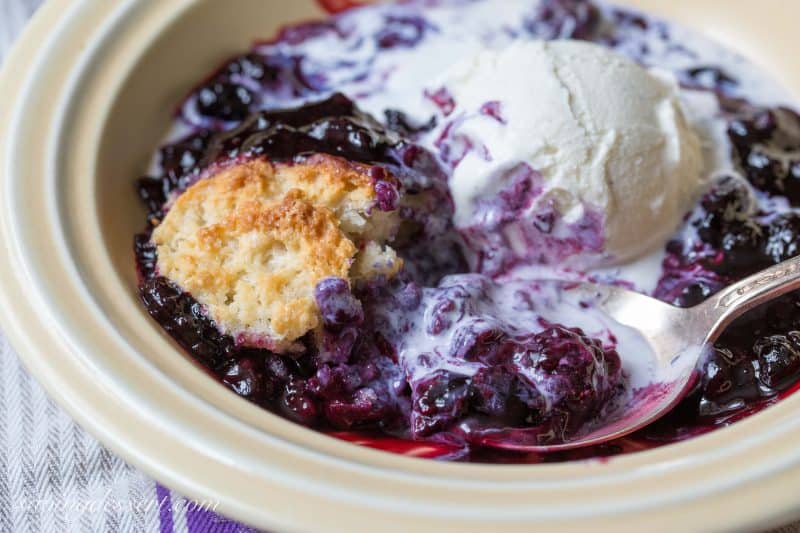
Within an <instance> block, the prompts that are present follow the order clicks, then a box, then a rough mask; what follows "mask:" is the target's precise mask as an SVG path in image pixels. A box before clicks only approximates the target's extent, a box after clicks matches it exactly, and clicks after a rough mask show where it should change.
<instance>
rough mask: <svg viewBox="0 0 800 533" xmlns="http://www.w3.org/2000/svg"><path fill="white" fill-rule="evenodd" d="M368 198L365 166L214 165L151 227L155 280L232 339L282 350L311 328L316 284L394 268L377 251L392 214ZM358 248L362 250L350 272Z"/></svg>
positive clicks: (319, 158) (395, 263)
mask: <svg viewBox="0 0 800 533" xmlns="http://www.w3.org/2000/svg"><path fill="white" fill-rule="evenodd" d="M374 198H375V193H374V190H373V186H372V178H371V176H370V167H369V166H367V165H361V164H357V163H351V162H348V161H345V160H343V159H341V158H337V157H333V156H327V155H315V156H312V157H310V158H308V159H306V160H305V161H303V162H300V163H294V164H277V165H276V164H273V163H270V162H269V161H266V160H254V161H248V162H245V163H240V164H234V165H231V166H228V167H225V168H222V169H220V170H219V171H217V172H216V173H215V174H213V175H211V176H209V177H207V178H204V179H201V180H200V181H198V182H196V183H195V184H194V185H192V186H191V187H189V188H188V189H187V190H186V191H185V192H184V193H183V194H181V195H180V196H178V197H177V198H176V199H175V201H174V202H173V204H172V206H171V207H170V209H169V212H168V213H167V215H166V216H165V217H164V220H163V221H162V222H161V224H160V225H159V226H158V227H156V228H155V230H154V231H153V237H152V238H153V242H154V243H155V244H156V246H157V249H158V270H159V274H160V275H163V276H166V277H167V278H169V279H171V280H172V281H174V282H176V283H177V284H178V285H180V286H181V287H182V288H183V289H184V290H186V291H188V292H190V293H191V294H192V295H193V296H194V297H195V299H197V300H198V301H199V302H200V303H201V304H203V305H204V306H205V308H206V310H207V312H208V314H209V315H210V317H211V318H212V319H214V321H215V322H217V324H218V325H219V326H220V327H221V329H222V330H223V331H225V332H227V333H230V334H232V335H234V337H236V338H237V340H238V341H239V342H242V343H244V344H247V345H258V346H263V347H267V348H270V349H273V350H276V351H285V350H291V349H292V348H293V347H294V346H295V345H294V341H296V340H297V339H299V338H300V337H302V336H303V335H304V334H305V333H307V332H308V331H310V330H313V329H315V328H317V327H318V326H319V324H320V317H319V311H318V309H317V306H316V302H315V300H314V288H315V287H316V285H317V283H318V282H319V281H320V280H322V279H323V278H325V277H331V276H335V277H340V278H343V279H350V276H351V275H353V276H357V277H359V278H364V277H369V276H370V274H371V273H373V274H374V275H393V274H394V273H396V272H397V270H399V268H400V265H401V264H402V262H401V260H400V259H398V258H397V257H396V254H395V253H394V251H393V250H391V249H390V248H388V247H385V246H383V243H384V242H385V239H386V238H388V237H389V236H390V235H391V234H392V233H394V232H395V231H396V227H397V225H398V223H399V221H398V219H397V215H396V213H385V212H379V211H377V210H374V211H375V213H372V211H373V210H372V205H373V203H374ZM381 217H382V218H381ZM376 220H377V223H375V221H376ZM375 237H377V238H379V239H380V241H381V242H380V243H376V242H375V241H373V240H371V239H372V238H375ZM359 249H360V250H362V251H364V252H368V253H366V255H365V257H364V258H363V259H362V260H360V261H358V262H356V266H355V267H353V263H354V262H355V261H356V260H355V258H356V254H357V253H358V251H359ZM381 250H385V251H386V255H385V257H382V256H380V255H379V254H378V251H381ZM367 256H369V257H367ZM373 264H374V265H375V268H374V271H373V270H371V268H372V266H371V265H373ZM351 267H353V269H354V270H353V271H352V272H351Z"/></svg>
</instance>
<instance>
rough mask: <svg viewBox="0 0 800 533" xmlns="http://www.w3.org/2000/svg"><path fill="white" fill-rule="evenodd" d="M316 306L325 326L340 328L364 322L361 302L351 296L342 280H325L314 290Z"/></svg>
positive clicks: (347, 285) (347, 286) (348, 288)
mask: <svg viewBox="0 0 800 533" xmlns="http://www.w3.org/2000/svg"><path fill="white" fill-rule="evenodd" d="M314 297H315V299H316V301H317V306H318V307H319V311H320V313H321V314H322V320H323V322H324V323H325V325H326V326H328V327H332V328H341V327H343V326H348V325H356V324H360V323H362V322H363V321H364V310H363V309H362V307H361V302H359V301H358V299H356V297H355V296H353V293H352V292H351V291H350V284H349V283H347V281H345V280H343V279H342V278H325V279H323V280H322V281H320V282H319V283H318V284H317V287H316V289H315V290H314Z"/></svg>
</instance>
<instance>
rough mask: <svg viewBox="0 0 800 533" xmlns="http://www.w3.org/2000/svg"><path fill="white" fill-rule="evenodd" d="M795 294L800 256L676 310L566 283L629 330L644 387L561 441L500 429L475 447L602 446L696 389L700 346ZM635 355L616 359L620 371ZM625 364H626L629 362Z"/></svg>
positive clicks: (637, 383)
mask: <svg viewBox="0 0 800 533" xmlns="http://www.w3.org/2000/svg"><path fill="white" fill-rule="evenodd" d="M797 289H800V257H795V258H793V259H790V260H788V261H785V262H783V263H780V264H778V265H775V266H773V267H771V268H768V269H766V270H763V271H761V272H759V273H757V274H754V275H752V276H750V277H748V278H746V279H744V280H742V281H739V282H738V283H736V284H733V285H731V286H729V287H727V288H725V289H724V290H722V291H720V292H719V293H717V294H715V295H714V296H712V297H711V298H708V299H707V300H706V301H705V302H703V303H701V304H699V305H696V306H694V307H691V308H679V307H675V306H672V305H669V304H666V303H664V302H661V301H659V300H656V299H655V298H651V297H649V296H645V295H643V294H639V293H637V292H634V291H631V290H629V289H626V288H624V287H618V286H610V285H596V284H592V283H575V284H570V285H569V286H568V288H567V292H569V293H572V295H573V296H574V297H577V298H579V299H580V300H581V301H589V302H592V303H591V305H592V307H593V308H595V309H596V310H598V311H599V312H601V313H604V314H606V315H608V316H609V317H610V318H611V319H613V320H614V321H616V322H618V323H619V324H621V325H623V326H627V327H628V328H631V329H632V330H635V331H636V333H638V334H639V335H640V336H641V337H642V339H643V340H644V341H645V342H646V343H647V344H648V345H649V347H650V349H651V351H652V353H651V354H650V356H651V357H654V358H655V363H656V364H655V368H654V371H651V372H649V374H650V376H649V378H648V380H650V383H649V384H645V383H644V382H643V381H642V379H643V378H642V376H638V377H637V378H636V379H635V380H630V379H629V383H628V387H629V388H630V389H631V391H630V394H629V395H628V399H627V400H626V401H624V402H622V404H621V405H619V406H617V407H615V408H613V409H611V410H610V411H608V412H606V413H604V414H602V415H601V416H600V417H598V419H597V420H595V421H593V422H592V423H590V424H587V425H586V426H585V427H584V428H583V430H579V431H578V432H576V433H575V434H573V436H572V437H570V438H568V439H566V440H565V441H563V442H552V441H551V442H542V440H541V435H536V434H535V433H529V432H526V430H524V429H512V428H508V429H504V430H498V431H496V432H490V433H488V434H486V435H484V436H483V438H482V439H481V441H480V444H481V445H483V446H489V447H493V448H503V449H508V450H516V451H524V452H554V451H565V450H570V449H575V448H581V447H586V446H592V445H597V444H602V443H604V442H608V441H611V440H614V439H618V438H620V437H623V436H625V435H628V434H630V433H632V432H634V431H636V430H638V429H641V428H643V427H644V426H647V425H648V424H651V423H652V422H654V421H656V420H657V419H659V418H660V417H662V416H663V415H665V414H666V413H667V412H669V411H670V410H671V409H672V408H673V407H675V405H676V404H678V402H680V401H681V400H682V399H683V397H684V396H685V395H686V394H687V393H688V391H689V390H690V389H691V387H692V386H693V385H694V383H695V380H696V379H697V377H698V375H699V372H698V366H699V363H700V360H701V358H702V356H703V354H705V353H706V352H705V350H704V349H703V348H704V347H706V346H708V345H710V344H711V343H713V342H714V341H715V340H716V339H717V338H718V337H719V335H720V334H721V333H722V331H723V330H724V329H725V328H726V327H727V326H729V325H730V324H731V322H733V321H734V320H735V319H736V318H738V317H739V316H741V315H742V314H744V313H746V312H747V311H749V310H751V309H753V308H754V307H756V306H758V305H761V304H763V303H766V302H768V301H770V300H772V299H774V298H777V297H779V296H781V295H783V294H786V293H788V292H791V291H793V290H797ZM637 355H639V356H641V354H636V353H628V354H626V353H625V352H624V351H623V352H622V353H620V357H621V359H622V362H623V366H626V364H627V363H630V362H631V360H633V359H636V358H637ZM627 358H631V359H627Z"/></svg>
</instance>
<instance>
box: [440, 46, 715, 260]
mask: <svg viewBox="0 0 800 533" xmlns="http://www.w3.org/2000/svg"><path fill="white" fill-rule="evenodd" d="M441 85H442V87H444V89H445V91H446V93H449V94H448V96H449V98H451V99H452V102H453V103H454V106H455V107H454V108H453V111H452V112H449V113H448V114H447V119H446V120H445V121H444V123H443V124H441V125H440V132H439V138H440V141H439V147H440V148H441V147H442V146H447V153H446V154H445V156H446V157H445V159H447V158H448V157H449V159H450V164H451V165H452V167H453V169H452V172H453V173H452V177H451V190H452V194H453V198H454V202H455V205H456V213H455V222H456V225H457V226H458V227H459V228H462V229H463V228H472V229H475V228H476V227H477V228H480V226H481V224H484V223H486V221H487V220H490V221H491V223H490V224H489V225H490V226H491V228H493V229H492V231H494V230H502V231H503V232H504V238H506V239H508V240H509V241H510V242H508V243H507V245H508V246H510V247H511V249H512V250H516V251H517V252H516V253H517V255H520V254H522V255H525V250H531V249H535V251H534V253H535V254H536V256H537V257H538V258H542V257H544V258H547V257H548V256H551V259H552V257H553V256H554V257H555V258H556V259H558V260H568V259H569V258H573V259H574V258H575V257H580V258H581V261H582V262H583V263H589V264H587V265H585V266H592V265H599V264H616V263H624V262H627V261H629V260H631V259H634V258H636V257H637V256H640V255H643V254H644V253H646V252H647V251H649V250H651V249H653V248H654V247H656V246H658V245H659V244H663V243H664V242H665V241H666V239H667V238H668V237H669V236H670V235H671V234H672V233H673V232H674V231H675V229H676V228H677V226H678V224H679V223H680V221H681V218H682V216H683V215H684V213H685V212H686V211H687V210H688V209H689V208H690V205H691V202H692V198H693V196H694V194H695V192H696V191H697V190H698V185H699V184H700V182H701V171H702V167H703V158H702V151H701V145H700V141H699V138H698V136H697V135H696V134H695V132H694V131H693V130H692V128H691V126H690V125H689V124H688V122H687V120H686V118H685V117H684V113H683V111H682V105H681V102H680V99H679V88H678V85H677V83H676V81H675V79H674V77H672V76H671V75H670V74H668V73H661V72H656V71H653V70H647V69H645V68H643V67H642V66H640V65H638V64H637V63H635V62H633V61H632V60H630V59H627V58H625V57H623V56H620V55H618V54H616V53H614V52H612V51H611V50H609V49H607V48H605V47H602V46H599V45H595V44H590V43H585V42H579V41H551V42H543V41H530V42H517V43H514V44H513V45H511V46H509V47H507V48H505V49H501V50H486V51H483V52H481V53H479V54H478V55H476V56H473V57H471V58H469V59H468V60H466V61H464V62H462V63H460V64H457V65H456V66H454V67H453V68H452V69H451V70H450V71H449V72H447V73H445V75H444V76H443V80H442V83H441ZM447 111H449V110H446V112H447ZM454 153H456V155H453V154H454ZM520 165H522V166H523V167H525V165H527V166H529V167H530V169H529V170H532V175H533V176H534V180H533V181H534V182H535V183H534V185H529V186H527V187H525V188H524V189H523V190H516V189H513V184H512V183H510V180H512V179H516V178H515V177H517V178H518V177H519V175H520V170H519V169H520ZM526 168H527V167H526ZM498 195H499V196H503V195H505V196H504V198H505V200H504V201H505V202H506V203H507V204H509V205H511V207H503V206H501V207H500V210H499V212H498V213H496V214H494V215H492V216H487V215H486V209H485V208H486V205H487V202H489V203H491V199H492V198H494V197H499V196H498ZM521 195H528V196H529V198H528V199H524V198H522V197H521ZM515 202H516V204H515ZM520 202H522V204H520ZM523 204H524V205H523ZM512 211H513V212H514V218H516V220H510V218H512V217H510V216H506V219H505V222H504V223H503V224H498V223H497V222H498V220H500V219H503V217H504V216H505V215H504V214H503V213H504V212H505V213H506V215H507V214H508V213H509V212H512ZM542 213H549V215H548V216H549V217H550V219H549V220H548V219H547V217H544V218H543V215H542ZM532 217H539V219H538V222H537V227H538V228H539V229H540V230H541V231H542V232H543V234H544V235H545V236H548V239H546V247H549V250H545V249H543V247H542V246H539V247H538V248H542V249H538V248H537V243H533V242H519V240H520V239H521V238H523V237H524V236H525V235H527V236H528V237H530V234H531V233H530V232H526V231H525V230H524V228H523V230H520V229H519V228H515V227H514V224H520V223H521V224H525V223H526V222H529V221H526V218H531V219H532ZM553 217H555V219H557V220H556V222H555V224H554V220H553ZM542 220H546V223H545V224H542V223H539V222H541V221H542ZM592 224H596V225H597V227H596V228H590V226H591V225H592ZM554 225H555V226H557V227H558V226H560V229H554ZM573 231H574V232H576V233H582V235H574V236H571V235H570V232H573ZM592 231H595V232H596V235H597V239H596V241H597V242H595V243H594V245H592V244H591V238H587V237H586V234H587V232H588V233H591V232H592ZM521 236H523V237H521ZM523 240H524V239H523ZM584 240H585V241H586V242H585V243H584ZM481 242H491V243H495V244H496V242H497V241H496V240H495V239H488V241H487V240H485V239H484V240H483V241H481ZM564 243H567V244H566V245H564ZM582 243H584V244H585V245H584V244H582ZM538 244H541V243H538ZM560 246H562V247H563V246H566V249H562V250H558V248H559V247H560ZM581 248H583V249H581ZM550 252H553V253H552V254H550ZM518 259H519V258H518ZM527 259H530V258H527Z"/></svg>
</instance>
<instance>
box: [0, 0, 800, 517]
mask: <svg viewBox="0 0 800 533" xmlns="http://www.w3.org/2000/svg"><path fill="white" fill-rule="evenodd" d="M495 1H497V3H498V7H499V8H502V0H495ZM632 3H633V2H632ZM635 4H636V5H638V6H639V7H644V8H647V9H652V10H653V11H655V12H659V13H662V14H664V15H667V16H671V17H673V18H675V19H677V20H679V21H682V22H685V23H690V24H692V25H695V26H697V27H699V28H701V29H704V30H706V31H707V32H710V33H712V34H713V35H714V36H715V37H717V38H718V39H722V40H725V41H726V42H727V43H728V44H730V45H731V46H733V47H737V48H739V49H740V50H742V51H744V52H745V53H747V54H749V55H750V56H751V57H753V58H754V59H755V60H756V61H760V62H761V63H763V64H764V66H765V67H766V68H767V69H768V70H771V71H772V73H773V74H775V75H776V76H777V77H779V78H781V79H782V80H783V81H784V82H785V83H786V84H787V85H788V86H789V87H790V88H791V89H793V90H795V91H796V92H797V94H800V67H798V66H797V64H796V62H795V59H794V57H795V47H794V46H793V40H794V39H795V35H796V30H795V24H796V21H797V20H800V4H798V3H796V2H784V1H782V0H761V1H760V2H753V1H752V0H669V1H667V0H648V1H646V0H639V1H637V2H635ZM319 14H320V12H319V11H318V8H316V7H315V4H314V3H313V2H312V0H158V1H154V0H139V1H135V0H134V1H121V0H120V1H114V0H50V2H49V3H48V4H47V5H46V6H45V7H44V9H43V10H42V11H41V12H40V13H39V14H38V15H37V16H36V18H35V19H34V21H33V23H32V25H31V26H30V28H29V29H28V31H27V32H26V34H25V35H24V37H23V38H22V40H21V42H20V43H19V44H18V46H17V47H16V49H15V51H14V52H13V53H12V55H11V57H10V58H9V59H8V61H7V63H6V65H5V68H4V71H3V74H2V78H0V150H2V152H0V154H2V155H0V163H1V166H0V172H1V173H2V174H1V175H0V178H1V179H0V187H2V192H0V201H1V202H2V206H0V230H1V232H2V233H0V238H1V240H2V250H3V252H2V253H3V257H2V260H1V261H0V276H1V278H0V279H2V284H0V308H2V316H1V317H0V318H1V319H2V324H3V328H4V330H5V332H6V333H7V334H8V336H9V337H10V338H11V340H12V343H13V345H14V347H15V348H16V350H17V351H18V353H19V354H20V355H21V356H22V358H23V359H24V361H25V363H26V365H27V366H28V368H29V369H30V371H31V372H32V373H33V374H34V375H35V376H36V377H37V378H38V379H39V380H40V381H41V382H42V384H43V385H44V386H45V387H46V388H47V389H48V391H49V392H50V394H52V396H53V397H54V398H56V399H57V400H58V401H59V402H60V403H61V405H63V406H64V408H66V409H67V410H68V411H69V412H70V413H71V414H72V415H73V416H74V417H75V418H76V419H78V421H79V422H80V423H81V424H83V425H84V426H85V427H86V428H87V429H89V430H90V431H91V432H93V433H94V434H95V435H96V436H97V437H98V438H99V439H101V440H102V441H103V442H104V443H105V444H107V445H108V446H109V447H111V448H112V449H114V450H115V451H116V452H118V453H119V454H121V455H122V456H123V457H125V458H126V459H128V460H129V461H130V462H131V463H133V464H135V465H136V466H139V467H141V468H143V469H144V470H145V471H147V472H148V473H150V474H151V475H153V476H154V477H156V478H157V479H159V480H160V481H162V482H164V483H166V484H167V485H169V486H171V487H173V488H175V489H176V490H178V491H181V492H183V493H185V494H187V495H189V496H192V497H198V498H205V499H209V498H210V499H216V500H219V502H220V507H219V509H220V510H221V511H223V512H224V513H226V514H228V515H230V516H232V517H234V518H237V519H240V520H243V521H246V522H248V523H251V524H254V525H257V526H261V527H265V528H273V529H278V530H282V529H286V530H305V531H312V530H320V529H323V530H329V531H334V530H339V531H356V530H361V531H371V530H378V529H380V530H383V531H407V530H410V529H412V528H413V529H414V530H418V531H425V530H439V531H442V530H458V531H495V530H500V529H501V528H502V529H503V530H505V531H517V530H520V531H522V530H526V531H528V530H532V529H537V528H539V529H553V528H555V527H558V528H560V530H562V531H585V530H587V529H588V528H592V530H597V531H601V530H609V531H611V530H615V531H619V530H631V531H639V530H643V529H645V528H646V529H648V530H670V531H691V530H697V531H701V530H702V531H709V530H717V529H720V530H721V529H748V528H766V527H767V526H770V525H774V524H777V523H779V522H785V521H788V520H789V519H791V518H794V517H796V516H797V515H798V514H800V447H798V445H797V443H798V442H800V395H795V397H792V398H789V399H787V400H785V401H783V402H781V403H779V404H778V405H776V406H774V407H772V408H770V409H768V410H767V411H765V412H763V413H761V414H759V415H757V416H753V417H751V418H749V419H747V420H745V421H743V422H741V423H738V424H736V425H734V426H733V427H730V428H727V429H724V430H720V431H717V432H714V433H712V434H710V435H707V436H704V437H700V438H696V439H693V440H690V441H688V442H684V443H681V444H677V445H672V446H667V447H664V448H661V449H658V450H654V451H647V452H642V453H638V454H633V455H627V456H623V457H617V458H613V459H610V460H607V461H590V462H582V463H570V464H556V465H537V466H488V465H469V464H443V463H437V462H434V461H428V460H420V459H412V458H407V457H400V456H396V455H391V454H387V453H382V452H378V451H373V450H369V449H365V448H360V447H357V446H354V445H350V444H347V443H344V442H340V441H337V440H334V439H331V438H328V437H325V436H323V435H321V434H319V433H315V432H314V431H310V430H307V429H304V428H302V427H300V426H297V425H295V424H292V423H290V422H287V421H285V420H283V419H280V418H278V417H276V416H273V415H271V414H269V413H267V412H265V411H263V410H261V409H258V408H257V407H255V406H253V405H251V404H249V403H248V402H246V401H245V400H243V399H241V398H238V397H237V396H235V395H234V394H232V393H230V392H228V391H227V390H226V389H224V388H223V387H222V386H220V385H218V384H217V383H216V382H215V381H214V380H213V379H211V378H210V377H208V376H207V375H206V374H205V373H204V372H203V371H202V370H201V369H199V368H198V367H197V366H196V365H195V364H193V363H192V362H191V361H190V360H189V359H188V358H187V357H186V356H185V355H184V354H183V353H182V352H180V351H179V350H178V349H176V346H175V345H174V344H173V343H172V342H171V341H170V340H169V339H168V338H167V337H166V336H165V335H164V334H163V333H162V332H161V330H160V329H159V327H157V326H156V325H155V324H154V323H153V322H152V321H151V320H150V319H149V318H148V317H147V315H146V313H145V312H144V311H143V310H142V307H141V306H140V305H139V301H138V298H137V294H136V289H135V277H134V271H133V265H132V251H131V237H132V235H133V233H134V232H136V231H137V230H139V229H141V227H142V221H143V213H142V211H141V209H140V206H139V202H138V201H137V200H136V197H135V195H134V189H133V181H134V179H135V178H136V177H137V176H138V175H140V174H141V173H142V172H143V171H144V169H145V167H146V164H147V161H148V157H149V155H150V154H151V153H152V151H153V149H154V148H155V146H156V145H157V143H158V140H159V138H160V137H161V134H162V133H163V132H164V130H165V128H166V127H167V125H168V122H169V120H170V114H171V111H172V109H173V106H174V105H175V104H176V102H178V101H179V99H180V98H181V96H182V95H183V94H184V93H185V91H186V90H187V89H188V88H189V87H191V86H192V84H193V83H194V82H195V81H196V80H197V79H198V78H199V77H201V76H202V75H203V74H204V73H205V72H207V71H208V70H209V67H212V66H213V65H215V64H217V63H218V62H219V61H220V60H222V59H223V58H225V57H226V56H229V55H230V54H232V53H234V52H236V51H240V50H243V49H245V48H246V47H247V46H248V44H249V43H250V42H251V41H252V40H253V39H255V38H257V37H265V36H269V35H270V34H271V33H272V32H273V31H274V30H275V29H276V28H277V27H278V26H279V25H281V24H283V23H285V22H289V21H295V20H300V19H304V18H308V17H309V16H316V15H319Z"/></svg>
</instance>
